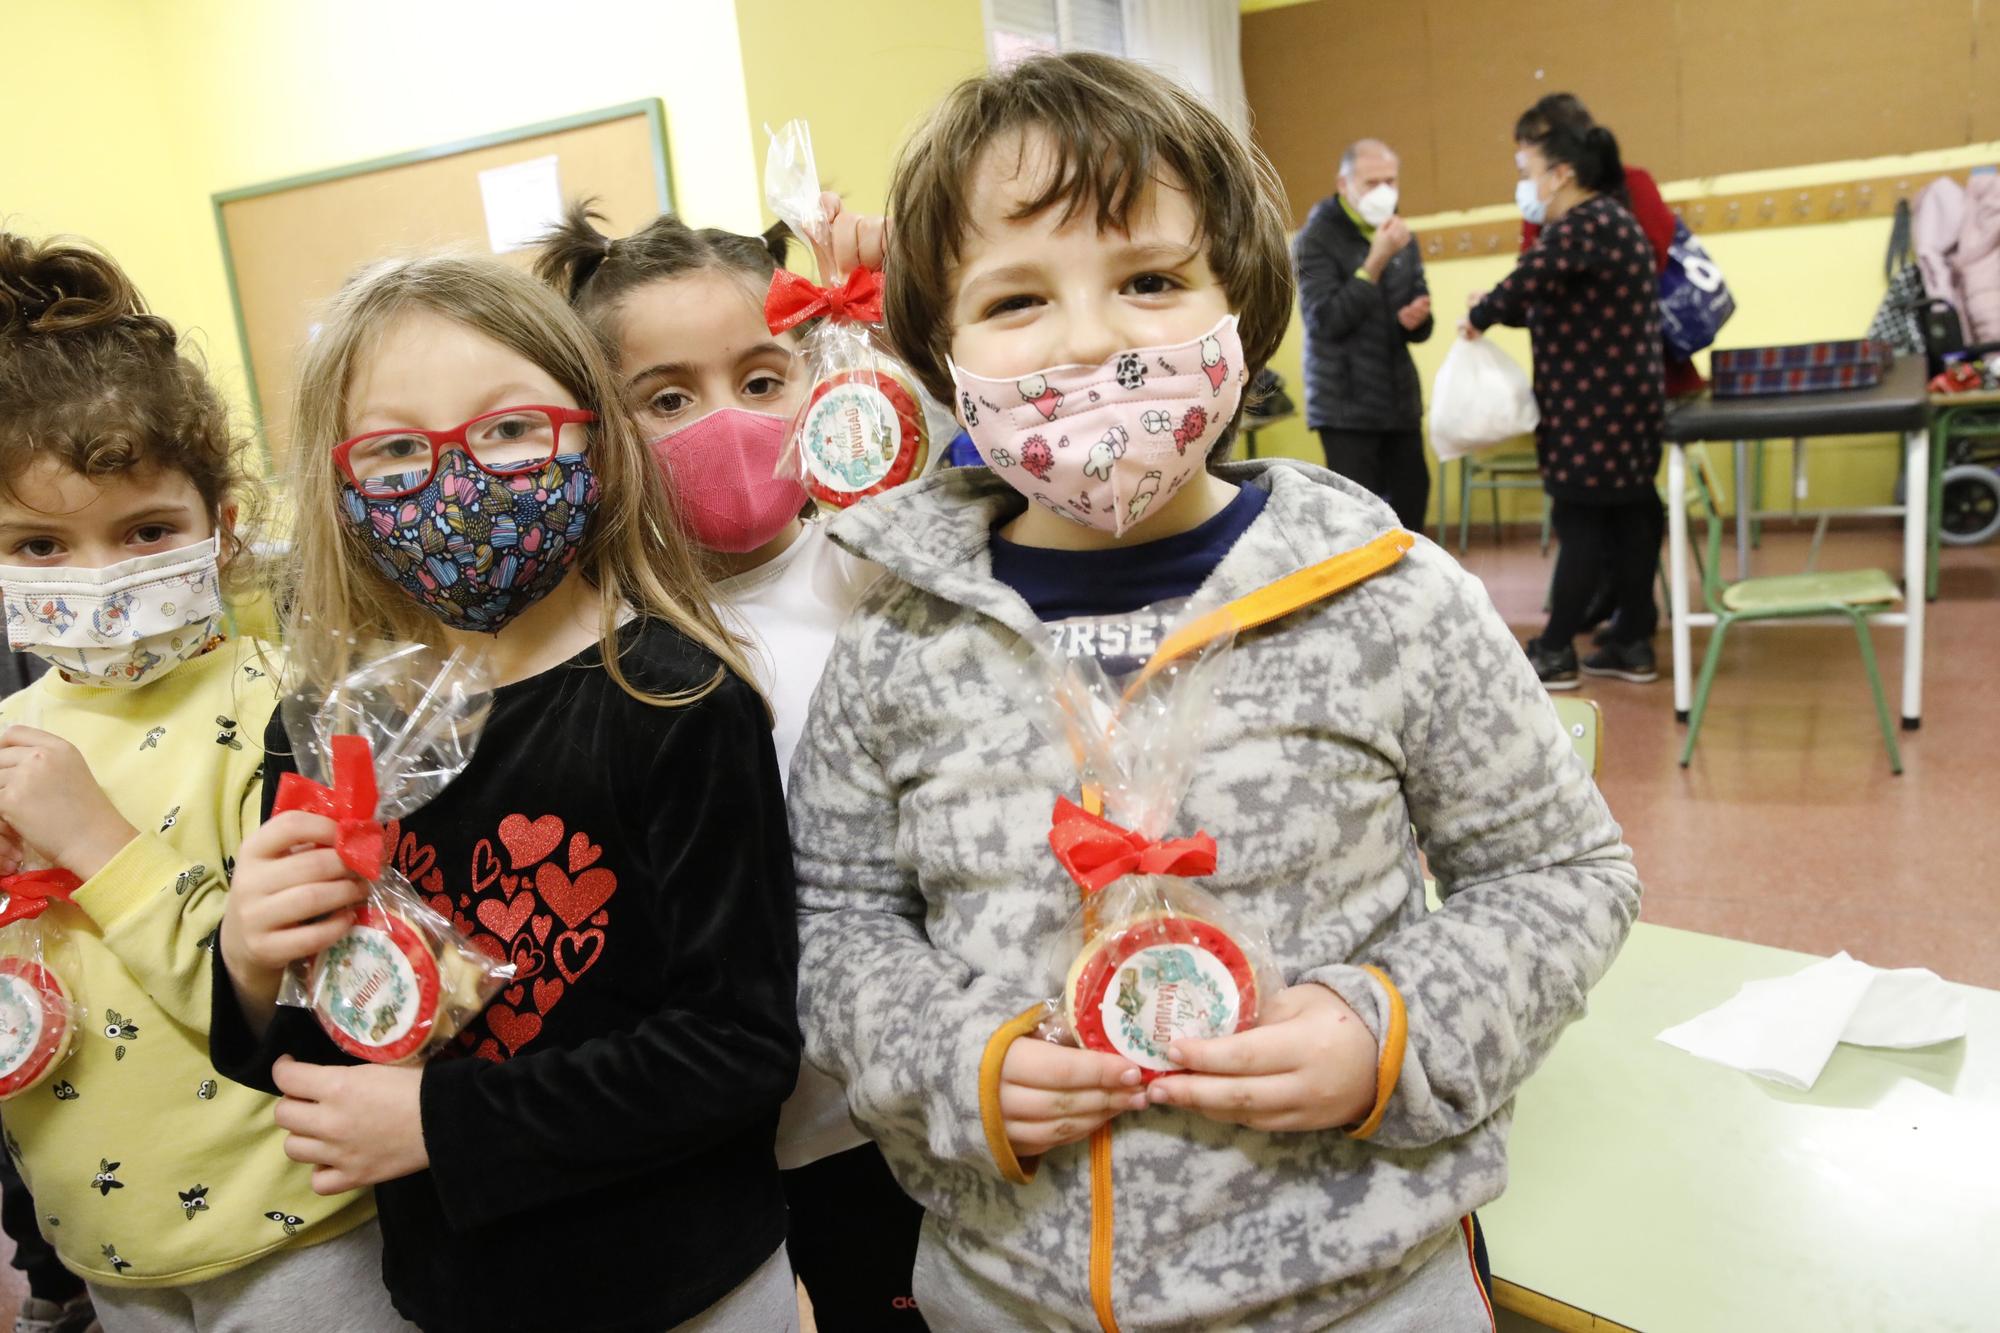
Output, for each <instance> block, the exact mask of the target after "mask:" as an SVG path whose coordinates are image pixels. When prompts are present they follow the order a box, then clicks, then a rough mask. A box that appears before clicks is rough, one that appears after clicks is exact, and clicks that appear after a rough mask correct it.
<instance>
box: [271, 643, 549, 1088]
mask: <svg viewBox="0 0 2000 1333" xmlns="http://www.w3.org/2000/svg"><path fill="white" fill-rule="evenodd" d="M322 660H326V661H330V662H332V663H334V664H335V665H334V669H333V670H332V671H331V672H330V676H331V679H330V681H329V682H328V683H325V684H321V683H317V682H302V683H301V684H299V686H298V687H297V688H295V689H293V690H291V691H289V692H288V693H287V694H286V695H285V696H284V698H283V700H282V702H281V704H280V708H281V709H282V712H283V716H284V720H285V732H286V735H287V736H288V737H289V738H290V740H291V743H292V747H293V751H294V754H295V755H296V762H297V765H298V772H297V773H296V774H286V775H285V777H284V779H283V780H282V781H281V783H280V786H279V793H278V800H277V807H276V808H277V809H279V810H285V809H310V810H314V811H315V812H317V813H323V814H327V815H330V816H332V817H333V818H335V819H336V820H337V821H338V822H339V823H340V824H341V828H342V835H341V843H340V846H339V848H338V850H339V851H340V854H341V859H342V861H343V863H345V864H346V865H347V867H348V870H349V871H350V872H351V873H353V874H355V875H356V876H357V877H359V878H362V879H364V880H365V881H366V882H367V884H368V896H367V898H366V900H365V901H363V902H362V903H361V904H360V905H359V906H358V907H356V908H355V909H354V923H353V925H352V927H351V928H350V929H349V930H348V931H347V933H346V934H345V935H343V936H342V937H341V938H340V939H339V940H337V941H336V942H335V943H333V944H332V945H329V946H328V947H327V948H325V949H323V950H321V951H320V953H318V954H317V955H315V956H314V957H313V958H311V959H308V960H304V961H302V962H300V963H298V964H295V965H294V966H293V967H292V968H291V969H290V970H289V971H288V972H287V974H286V979H285V983H284V986H283V988H282V990H281V992H280V994H279V997H278V998H279V1002H280V1003H283V1004H291V1005H298V1006H301V1007H304V1008H308V1009H310V1010H312V1011H313V1014H314V1016H315V1017H317V1018H318V1019H319V1022H320V1026H321V1027H322V1028H324V1029H325V1030H326V1033H327V1035H328V1036H329V1037H330V1038H332V1039H333V1041H334V1043H335V1044H336V1045H337V1046H339V1047H340V1048H341V1049H342V1050H344V1051H346V1052H348V1053H349V1054H350V1055H353V1056H356V1057H357V1058H359V1059H362V1060H367V1061H370V1062H373V1063H377V1064H416V1063H420V1062H422V1061H424V1060H427V1059H429V1058H430V1057H431V1056H432V1055H433V1054H435V1053H436V1052H437V1051H438V1050H439V1049H440V1048H441V1047H442V1046H444V1045H445V1044H446V1043H447V1042H449V1041H450V1040H451V1039H452V1038H453V1037H455V1036H457V1035H458V1033H459V1032H460V1030H462V1029H463V1028H464V1027H465V1025H466V1024H467V1023H469V1022H471V1021H472V1019H473V1018H474V1017H476V1016H477V1015H478V1013H479V1012H480V1010H482V1009H484V1008H485V1007H486V1005H487V1003H488V1002H489V1001H490V1000H492V998H493V997H494V995H496V994H498V993H499V991H500V990H501V989H502V988H504V987H505V986H506V985H507V983H508V982H509V981H510V980H512V978H513V974H514V966H513V964H512V963H510V962H507V961H505V960H503V959H500V958H496V957H494V956H492V955H490V954H488V953H485V952H483V951H482V950H480V949H478V948H476V947H475V946H474V945H473V943H472V941H471V940H470V939H469V938H468V937H467V936H466V935H465V934H464V933H462V932H461V931H460V930H459V929H458V928H457V927H456V926H454V925H453V924H452V922H451V920H450V919H449V918H448V917H446V916H445V915H443V914H442V913H440V912H439V911H438V910H437V909H436V908H434V907H432V906H431V904H430V903H429V902H427V901H426V900H425V899H424V897H423V895H422V894H420V893H418V891H417V890H416V888H415V887H414V886H413V885H412V884H411V883H410V881H409V880H408V879H407V878H406V877H405V876H404V875H403V873H402V872H401V871H400V870H398V869H397V868H396V866H395V865H394V864H393V860H394V851H395V849H394V848H392V847H388V846H386V845H385V843H384V841H383V829H382V825H383V823H384V822H386V821H393V820H401V819H403V818H405V817H407V816H408V815H409V814H411V813H412V812H413V811H415V810H417V809H419V808H421V807H422V806H423V805H424V804H426V803H427V802H429V801H430V800H432V799H433V798H435V797H436V796H437V795H438V793H440V792H442V791H443V790H444V789H445V787H446V786H448V785H449V784H450V783H451V781H452V779H454V778H455V777H457V776H458V774H459V773H460V772H462V771H463V770H464V768H465V766H466V764H467V763H468V762H470V760H471V758H472V753H473V747H474V745H475V743H476V742H477V740H478V738H479V733H480V731H481V729H482V728H483V727H484V726H485V722H486V718H487V714H488V712H489V711H490V709H491V706H492V689H491V681H490V675H489V671H488V668H487V666H486V664H485V662H484V660H483V658H482V657H481V656H480V655H478V654H475V653H472V652H469V651H467V650H465V649H462V648H460V649H450V650H445V649H439V648H435V647H432V646H430V645H428V644H419V643H382V642H366V641H361V642H351V641H343V642H341V643H340V644H339V645H337V647H336V648H335V649H334V650H332V651H330V652H328V653H326V654H324V655H323V659H322Z"/></svg>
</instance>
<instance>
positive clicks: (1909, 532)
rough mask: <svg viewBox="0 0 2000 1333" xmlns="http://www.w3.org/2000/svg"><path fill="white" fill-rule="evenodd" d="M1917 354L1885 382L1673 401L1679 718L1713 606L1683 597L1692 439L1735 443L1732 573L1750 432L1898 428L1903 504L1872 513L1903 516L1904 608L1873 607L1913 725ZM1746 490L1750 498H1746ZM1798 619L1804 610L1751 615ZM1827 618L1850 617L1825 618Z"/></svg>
mask: <svg viewBox="0 0 2000 1333" xmlns="http://www.w3.org/2000/svg"><path fill="white" fill-rule="evenodd" d="M1924 370H1925V366H1924V362H1923V359H1922V358H1921V357H1902V358H1899V359H1898V360H1897V361H1896V363H1895V364H1894V365H1892V366H1890V368H1889V371H1888V373H1887V374H1886V375H1885V376H1884V377H1883V380H1882V383H1880V384H1878V385H1876V386H1874V387H1873V388H1869V389H1852V390H1843V391H1839V392H1834V393H1800V394H1784V395H1780V396H1774V397H1769V398H1723V399H1717V398H1714V397H1712V396H1709V395H1707V394H1704V395H1702V396H1701V397H1699V398H1694V399H1689V400H1686V401H1683V402H1681V403H1680V404H1678V405H1676V406H1673V407H1671V408H1669V410H1668V413H1667V419H1666V426H1665V430H1664V435H1665V438H1666V443H1667V446H1668V448H1667V533H1668V551H1667V574H1668V583H1669V591H1670V601H1671V602H1672V627H1673V667H1674V716H1675V718H1677V719H1678V720H1680V721H1682V722H1685V721H1687V716H1688V707H1689V704H1690V703H1691V701H1692V695H1693V692H1694V673H1693V671H1692V670H1691V666H1692V660H1691V658H1692V649H1691V638H1692V636H1691V633H1690V631H1691V630H1692V629H1693V627H1694V626H1697V625H1713V624H1715V616H1714V615H1713V614H1711V613H1709V612H1695V611H1693V610H1691V609H1690V607H1689V602H1688V574H1687V569H1688V530H1687V454H1686V448H1687V446H1688V445H1690V444H1694V443H1697V442H1700V441H1705V440H1713V441H1726V442H1729V443H1732V444H1734V445H1735V448H1736V497H1735V509H1736V576H1737V578H1739V579H1741V578H1745V577H1747V576H1748V575H1749V573H1750V546H1751V542H1750V524H1751V520H1752V516H1753V514H1754V513H1755V508H1756V504H1755V500H1754V498H1752V497H1751V496H1750V476H1749V473H1750V469H1749V462H1748V459H1749V454H1748V451H1747V449H1746V447H1745V446H1746V443H1747V442H1749V441H1753V440H1756V441H1761V440H1774V439H1788V438H1789V439H1798V440H1808V439H1816V438H1822V437H1826V436H1833V435H1872V434H1876V433H1879V432H1890V433H1894V434H1900V435H1901V436H1902V437H1903V457H1904V465H1905V468H1906V472H1907V478H1906V485H1905V492H1906V498H1907V500H1908V503H1907V504H1904V505H1900V506H1878V507H1876V508H1874V509H1871V510H1870V511H1869V512H1871V513H1884V514H1890V513H1901V514H1902V516H1903V604H1904V607H1905V609H1904V610H1902V611H1896V612H1885V613H1884V614H1882V615H1878V616H1873V617H1870V623H1871V624H1874V625H1889V626H1901V627H1902V629H1903V729H1904V730H1905V731H1914V730H1916V729H1917V726H1918V724H1919V723H1920V722H1921V721H1922V718H1923V697H1924V595H1923V594H1924V588H1925V574H1926V558H1925V557H1926V552H1927V549H1928V546H1929V533H1930V526H1929V524H1930V520H1929V511H1930V498H1931V478H1930V452H1931V449H1930V394H1929V390H1928V387H1927V385H1926V382H1925V375H1924ZM1746 500H1747V501H1748V502H1747V503H1746ZM1751 623H1767V624H1787V625H1797V624H1804V623H1811V622H1809V621H1802V620H1785V621H1769V622H1751ZM1826 623H1829V624H1843V625H1844V624H1846V623H1848V622H1847V621H1845V620H1843V619H1838V618H1829V619H1828V621H1827V622H1826Z"/></svg>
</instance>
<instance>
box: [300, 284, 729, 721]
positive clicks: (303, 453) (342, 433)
mask: <svg viewBox="0 0 2000 1333" xmlns="http://www.w3.org/2000/svg"><path fill="white" fill-rule="evenodd" d="M414 310H424V311H429V312H431V313H432V314H436V315H441V316H443V317H444V318H446V319H449V320H451V321H452V322H453V323H456V324H461V325H463V326H465V327H466V328H467V329H469V330H471V331H473V332H475V333H478V334H481V335H483V336H485V337H487V338H491V339H492V340H493V341H494V342H496V343H499V344H500V345H501V346H502V347H505V348H507V349H508V350H509V351H511V352H514V353H516V354H517V355H519V356H521V357H522V358H524V359H525V360H527V361H530V362H532V363H534V364H535V365H536V366H539V367H540V368H541V369H542V370H543V371H545V372H546V373H548V374H549V375H550V376H552V377H553V378H554V379H555V380H556V382H557V383H559V384H561V385H562V386H563V388H565V389H567V390H568V391H569V392H570V394H571V395H572V396H573V397H574V398H575V399H576V403H577V406H579V407H581V408H584V409H586V410H588V411H591V412H595V413H596V414H597V420H596V422H595V423H593V424H591V425H590V426H588V427H587V430H588V431H589V439H590V466H591V470H592V471H593V472H595V473H596V474H597V478H598V483H599V487H598V490H599V496H600V498H599V500H598V503H597V507H596V510H595V513H594V515H593V517H592V519H591V522H590V527H589V529H588V530H587V531H586V532H585V534H584V538H583V541H582V543H581V545H580V547H579V550H578V558H577V562H576V566H575V569H574V571H573V572H574V573H577V574H580V575H581V576H582V577H583V578H585V579H587V580H588V581H589V582H590V584H591V586H593V587H595V588H596V589H597V593H598V609H599V627H600V628H599V635H598V641H599V643H600V645H601V647H602V651H603V654H604V667H605V670H607V671H609V672H610V673H611V677H612V679H613V680H616V681H617V682H618V684H619V686H620V687H621V688H623V689H624V690H625V691H626V692H627V693H628V694H631V695H632V696H633V697H635V698H638V699H641V700H643V701H645V702H647V703H652V704H658V705H662V706H666V707H678V706H681V705H684V704H689V703H693V702H695V701H696V700H698V699H701V698H703V697H704V696H706V695H707V694H708V693H709V691H711V690H713V689H714V688H715V687H716V686H717V685H718V684H720V683H721V680H722V673H721V672H720V671H718V672H717V673H716V674H715V675H714V676H713V677H711V678H710V679H709V680H708V681H706V682H704V683H703V684H702V685H700V686H697V687H695V688H692V689H687V690H682V691H678V692H676V693H671V694H658V695H656V694H650V693H647V692H645V691H643V690H641V689H639V688H638V687H636V686H634V685H633V684H632V682H631V681H630V680H628V679H627V678H626V676H625V673H624V670H623V668H622V666H621V664H620V662H619V653H618V643H617V635H618V628H619V625H620V623H621V622H622V621H623V620H624V619H625V617H626V614H627V612H628V611H630V612H636V613H637V614H638V615H640V616H642V617H648V618H651V619H654V620H660V621H664V622H665V623H667V624H669V625H671V626H673V627H674V628H675V629H677V630H679V631H680V632H681V633H683V634H685V635H686V636H687V637H688V638H690V639H692V640H694V642H696V643H698V644H700V645H701V646H702V647H703V648H706V649H707V650H708V651H709V652H711V653H713V654H714V655H715V656H716V657H717V658H719V659H721V661H722V665H723V667H724V668H726V669H727V670H729V671H732V672H734V673H735V674H736V675H737V676H739V677H741V678H742V679H743V680H744V681H745V682H747V683H750V684H751V685H752V687H753V688H755V680H756V678H755V677H754V676H753V675H752V674H751V672H750V669H749V663H748V659H747V658H746V657H745V656H744V647H745V644H744V643H743V641H742V640H741V639H739V638H738V637H737V636H736V635H734V634H732V633H731V632H730V631H729V630H728V629H727V628H725V627H724V625H723V623H722V619H721V617H720V616H719V615H718V614H717V613H716V610H715V605H714V601H713V599H712V597H711V594H710V588H709V584H708V580H707V578H706V577H705V576H704V575H703V573H702V570H701V566H700V564H699V563H698V562H697V561H696V559H695V556H694V553H693V551H692V549H691V548H690V547H689V545H688V542H687V540H686V538H684V537H683V536H682V535H681V532H680V529H679V528H678V526H677V525H676V524H675V523H674V521H673V518H672V510H671V509H670V507H669V504H668V499H667V493H666V485H665V481H664V479H663V478H662V477H661V475H660V469H659V465H658V464H657V463H656V462H655V461H654V459H653V456H652V454H651V453H650V452H649V451H648V450H647V449H646V447H645V444H644V442H643V441H641V439H640V438H639V431H638V427H637V426H636V425H635V424H634V423H633V421H632V419H631V418H630V417H629V416H628V415H626V412H625V409H624V407H623V406H622V405H621V401H620V397H619V393H618V385H617V380H616V378H615V377H614V376H613V374H612V372H611V368H610V366H609V364H608V363H607V362H606V361H605V358H604V352H603V351H602V349H601V347H600V344H599V342H598V340H597V338H596V337H595V336H594V335H593V334H592V333H591V332H590V330H588V329H587V328H585V327H584V325H583V323H582V321H581V320H579V319H578V318H577V316H576V314H575V313H574V312H573V311H571V310H570V308H569V306H568V305H566V304H565V303H564V302H563V300H562V298H561V297H560V296H559V295H557V294H556V293H555V292H554V291H553V290H552V289H550V288H549V287H548V286H546V285H544V284H543V283H541V282H538V281H536V280H535V279H534V277H532V276H531V275H529V274H527V273H524V272H522V271H520V270H518V269H515V268H511V267H509V266H508V265H506V264H503V263H501V262H500V261H498V260H495V259H488V258H484V257H481V256H473V255H451V254H446V255H429V256H424V257H421V258H415V259H392V260H385V261H383V262H381V263H379V264H375V265H373V266H371V267H369V268H367V269H364V270H362V272H360V273H359V274H357V275H356V276H355V277H354V278H352V279H351V280H350V281H349V282H348V283H347V285H346V286H345V287H343V288H342V289H341V291H340V293H339V294H338V295H337V296H335V297H334V299H333V302H332V304H331V306H330V307H329V309H328V310H327V313H326V316H325V319H324V321H323V323H322V327H321V330H320V333H319V335H318V337H317V338H316V339H315V340H314V341H313V343H312V345H311V346H310V347H309V348H308V349H307V351H306V354H305V359H304V364H303V365H302V367H301V368H300V374H299V383H298V391H297V395H296V401H295V407H294V410H293V414H292V433H291V477H292V498H293V500H294V502H295V504H296V506H297V514H298V517H297V521H296V530H295V535H294V540H293V543H292V551H293V560H292V562H291V563H292V582H293V588H292V592H293V598H292V606H293V612H292V620H293V624H292V626H291V628H293V629H294V630H295V631H296V630H297V629H298V628H299V626H298V621H299V620H300V619H301V618H302V617H304V616H310V618H311V619H313V620H315V621H317V622H320V623H322V624H330V625H331V626H333V627H335V628H336V629H338V630H340V631H342V632H346V633H352V634H358V635H362V636H369V637H377V638H384V639H399V640H417V641H424V642H436V641H437V639H438V631H439V624H438V621H437V620H436V618H435V617H433V616H431V615H430V614H429V613H427V612H426V611H424V610H423V608H421V607H420V606H418V605H417V604H416V603H415V602H413V601H411V600H410V599H409V598H408V597H407V596H406V595H405V594H404V593H403V592H402V591H401V590H400V589H398V588H397V587H396V586H395V585H393V584H391V583H389V582H388V581H387V580H386V579H384V578H383V576H382V574H381V573H380V571H379V570H378V569H377V568H376V567H375V564H374V562H373V560H372V559H371V558H370V552H369V542H368V539H367V538H366V537H365V536H364V535H363V534H362V533H361V532H359V531H357V530H356V529H355V528H354V527H352V526H350V525H349V524H347V523H346V522H343V521H342V519H341V517H340V490H341V487H342V486H343V485H345V484H346V483H345V482H344V481H343V479H342V478H341V476H340V474H339V470H338V469H337V468H336V467H335V466H334V461H333V448H334V446H335V445H336V444H338V443H339V442H340V441H341V440H343V439H345V438H347V436H348V435H349V434H351V431H350V429H349V424H348V422H347V419H346V418H347V392H348V388H349V386H350V384H351V383H352V382H353V379H354V374H355V371H356V369H357V367H358V366H359V365H360V364H361V362H362V360H363V358H365V357H366V356H368V355H369V354H370V353H371V352H372V351H373V350H374V348H375V346H376V345H377V344H378V343H379V341H380V339H381V337H382V335H383V334H384V333H385V332H387V330H388V329H389V328H390V327H391V325H393V323H394V322H395V320H396V318H397V317H398V316H399V315H403V314H405V313H408V312H410V311H414ZM291 637H292V639H293V641H294V643H295V645H296V648H295V650H294V651H295V661H296V663H297V668H298V670H299V671H300V672H301V673H302V674H303V675H304V676H305V678H306V679H308V680H315V681H324V680H325V679H326V676H327V675H328V674H329V672H330V670H331V664H330V661H328V660H327V659H326V656H325V650H326V648H328V647H330V646H331V645H330V644H327V643H326V640H327V638H328V637H329V636H326V635H324V634H315V633H298V632H294V633H293V635H292V636H291Z"/></svg>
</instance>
